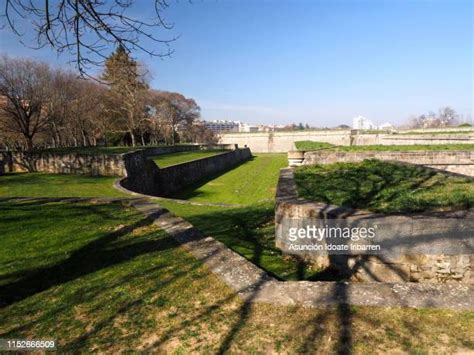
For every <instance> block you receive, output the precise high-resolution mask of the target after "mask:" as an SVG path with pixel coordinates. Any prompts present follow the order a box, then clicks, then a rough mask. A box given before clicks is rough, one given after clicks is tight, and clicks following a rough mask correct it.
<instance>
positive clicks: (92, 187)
mask: <svg viewBox="0 0 474 355" xmlns="http://www.w3.org/2000/svg"><path fill="white" fill-rule="evenodd" d="M116 179H117V178H116V177H104V176H87V175H71V174H46V173H15V174H6V175H3V176H0V197H125V196H129V195H127V194H125V193H123V192H121V191H118V190H117V189H115V188H114V187H113V184H114V181H115V180H116Z"/></svg>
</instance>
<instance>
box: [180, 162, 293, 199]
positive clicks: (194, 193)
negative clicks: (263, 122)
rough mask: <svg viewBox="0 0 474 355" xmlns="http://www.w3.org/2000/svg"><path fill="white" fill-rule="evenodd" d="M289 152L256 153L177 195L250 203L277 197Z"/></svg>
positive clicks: (189, 197) (182, 197) (186, 197)
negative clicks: (282, 171)
mask: <svg viewBox="0 0 474 355" xmlns="http://www.w3.org/2000/svg"><path fill="white" fill-rule="evenodd" d="M287 165H288V160H287V156H286V154H256V155H255V156H254V157H253V159H251V160H249V161H246V162H244V163H242V164H240V165H239V166H237V167H235V168H233V169H231V170H229V171H227V172H226V173H223V174H220V175H218V176H214V177H210V178H209V179H207V180H205V181H202V182H200V183H198V184H196V185H195V186H192V187H190V188H188V189H186V190H184V191H182V192H180V193H178V194H176V196H175V197H177V198H181V199H185V200H190V201H198V202H213V203H226V204H241V205H250V204H254V203H258V202H262V201H265V200H266V201H269V200H273V199H274V197H275V192H276V185H277V182H278V177H279V174H280V169H281V168H284V167H286V166H287Z"/></svg>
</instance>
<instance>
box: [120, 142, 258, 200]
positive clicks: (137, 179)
mask: <svg viewBox="0 0 474 355" xmlns="http://www.w3.org/2000/svg"><path fill="white" fill-rule="evenodd" d="M234 148H235V147H234ZM148 156H149V155H147V154H145V153H144V152H133V153H128V154H125V155H124V162H125V166H126V170H127V177H126V178H125V179H123V180H122V181H121V185H122V186H123V187H125V188H126V189H128V190H131V191H134V192H138V193H142V194H147V195H153V196H170V195H172V194H173V193H175V192H176V191H179V190H181V189H183V188H185V187H188V186H191V185H193V184H195V183H197V182H199V181H200V180H202V179H204V178H207V177H210V176H212V175H214V174H218V173H221V172H223V171H226V170H228V169H230V168H233V167H235V166H236V165H238V164H240V163H242V162H244V161H246V160H248V159H250V158H251V157H252V153H251V152H250V149H249V148H242V149H240V148H235V149H233V150H230V151H228V152H225V153H222V154H218V155H214V156H211V157H207V158H203V159H198V160H193V161H190V162H185V163H182V164H177V165H172V166H169V167H166V168H159V167H158V166H157V165H156V164H155V163H154V162H153V161H152V160H150V159H148Z"/></svg>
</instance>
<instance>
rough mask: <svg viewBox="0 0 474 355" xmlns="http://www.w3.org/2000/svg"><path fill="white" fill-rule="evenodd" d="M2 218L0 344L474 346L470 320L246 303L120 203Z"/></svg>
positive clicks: (86, 347) (272, 348)
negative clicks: (14, 340)
mask: <svg viewBox="0 0 474 355" xmlns="http://www.w3.org/2000/svg"><path fill="white" fill-rule="evenodd" d="M0 210H1V211H8V213H1V214H0V226H1V230H2V235H1V237H0V246H1V248H0V265H1V266H2V267H1V269H0V295H1V299H2V300H10V303H9V305H8V306H3V307H0V336H1V337H2V338H11V337H21V338H56V339H58V342H59V352H61V353H63V352H107V353H115V352H120V351H127V350H135V351H137V350H138V351H146V352H164V353H216V352H218V351H221V352H225V351H229V352H243V353H257V352H258V353H263V352H265V353H268V352H278V353H308V352H320V353H334V352H338V353H354V354H366V353H370V352H387V351H390V350H391V351H399V352H416V353H427V352H442V353H455V352H458V353H463V352H464V353H465V352H468V351H469V350H473V348H474V345H473V339H472V329H473V323H474V313H473V312H456V311H445V310H414V309H401V308H378V307H339V308H337V307H327V308H324V309H311V308H304V307H298V306H294V307H283V306H275V305H268V304H259V303H256V304H246V303H245V302H243V301H242V300H240V299H239V298H238V296H236V295H235V294H234V293H233V292H232V291H231V290H230V289H229V288H228V287H226V286H225V285H224V284H223V283H222V282H221V281H219V280H218V279H217V278H216V277H215V276H214V275H212V274H211V273H209V271H207V269H206V268H205V267H203V266H202V265H201V264H200V263H199V262H198V261H197V260H196V259H194V258H193V257H191V256H190V255H189V254H188V253H186V252H184V251H183V250H182V249H181V248H179V247H178V246H177V245H176V243H175V242H174V241H173V240H172V239H171V238H169V237H167V236H166V235H165V234H164V233H163V232H161V231H159V230H158V229H157V227H156V226H154V225H152V224H151V221H150V220H148V219H146V218H143V217H142V215H141V214H139V213H138V212H136V211H134V210H132V209H129V208H126V207H122V206H121V205H120V204H96V205H91V204H87V203H63V202H55V203H46V202H40V201H29V202H13V201H10V202H5V201H0ZM38 211H41V213H38ZM20 221H21V222H20ZM19 225H24V228H23V229H18V227H19ZM19 285H22V287H21V288H18V287H16V288H15V290H16V291H15V293H14V294H13V293H12V292H13V286H19ZM17 291H19V292H20V293H19V294H21V295H22V297H18V296H17V295H18V294H17V293H16V292H17ZM12 294H13V297H10V296H8V295H12ZM6 296H7V297H6ZM12 299H13V300H12ZM12 301H13V302H12Z"/></svg>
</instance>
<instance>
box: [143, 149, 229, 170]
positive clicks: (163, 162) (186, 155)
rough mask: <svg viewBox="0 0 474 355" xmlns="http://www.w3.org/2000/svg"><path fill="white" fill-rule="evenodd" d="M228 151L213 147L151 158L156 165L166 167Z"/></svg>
mask: <svg viewBox="0 0 474 355" xmlns="http://www.w3.org/2000/svg"><path fill="white" fill-rule="evenodd" d="M225 152H228V150H224V149H214V150H195V151H188V152H177V153H169V154H162V155H157V156H154V157H153V156H152V157H150V159H152V160H153V161H154V162H155V163H156V165H158V166H159V167H160V168H166V167H167V166H171V165H176V164H181V163H185V162H189V161H193V160H198V159H202V158H208V157H212V156H214V155H218V154H222V153H225Z"/></svg>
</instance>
